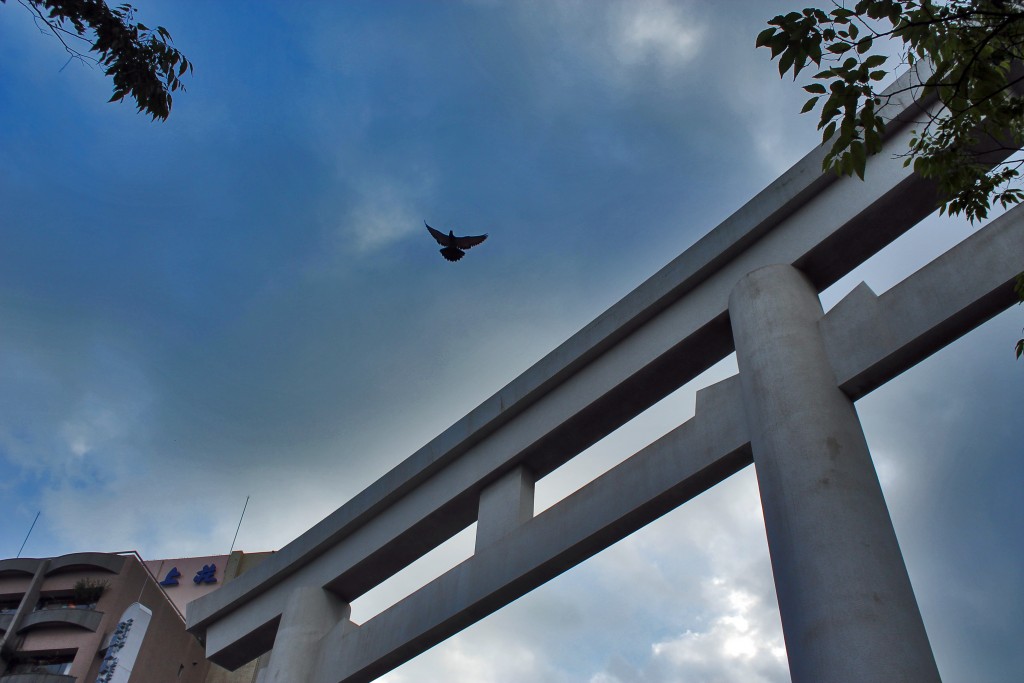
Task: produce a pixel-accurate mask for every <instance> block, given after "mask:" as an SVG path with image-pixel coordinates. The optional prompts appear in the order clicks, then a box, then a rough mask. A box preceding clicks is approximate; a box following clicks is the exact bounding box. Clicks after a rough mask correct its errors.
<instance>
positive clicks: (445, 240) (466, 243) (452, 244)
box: [423, 221, 487, 262]
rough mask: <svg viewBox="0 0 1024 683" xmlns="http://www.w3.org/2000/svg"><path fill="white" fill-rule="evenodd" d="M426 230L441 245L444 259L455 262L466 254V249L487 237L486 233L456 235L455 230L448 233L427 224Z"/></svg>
mask: <svg viewBox="0 0 1024 683" xmlns="http://www.w3.org/2000/svg"><path fill="white" fill-rule="evenodd" d="M423 225H427V222H426V221H423ZM427 230H429V231H430V234H431V235H433V237H434V239H435V240H437V243H438V244H440V245H441V247H442V248H441V249H440V250H439V251H440V252H441V256H444V257H445V259H447V260H449V261H452V262H455V261H458V260H459V259H460V258H462V257H463V256H465V255H466V251H465V250H466V249H470V248H472V247H475V246H476V245H478V244H480V243H481V242H483V241H484V240H485V239H487V235H466V236H465V237H456V236H455V232H454V231H452V230H449V231H448V234H447V235H446V234H444V233H443V232H441V231H440V230H434V229H433V228H432V227H430V226H429V225H427Z"/></svg>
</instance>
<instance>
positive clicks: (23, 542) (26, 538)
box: [15, 510, 241, 557]
mask: <svg viewBox="0 0 1024 683" xmlns="http://www.w3.org/2000/svg"><path fill="white" fill-rule="evenodd" d="M42 512H43V511H42V510H40V511H39V512H37V513H36V518H35V519H33V520H32V526H30V527H29V528H28V533H27V534H25V540H24V541H22V542H21V547H20V548H18V554H17V555H15V557H21V551H22V550H24V549H25V544H26V543H28V537H29V536H31V535H32V530H33V529H35V528H36V522H38V521H39V515H41V514H42ZM239 523H241V522H239ZM236 533H237V532H236Z"/></svg>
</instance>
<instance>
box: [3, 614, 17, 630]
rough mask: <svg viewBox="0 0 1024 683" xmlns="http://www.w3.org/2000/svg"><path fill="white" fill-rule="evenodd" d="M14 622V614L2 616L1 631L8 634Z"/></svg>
mask: <svg viewBox="0 0 1024 683" xmlns="http://www.w3.org/2000/svg"><path fill="white" fill-rule="evenodd" d="M12 621H14V615H13V614H0V631H3V632H4V633H7V630H8V629H9V628H11V622H12Z"/></svg>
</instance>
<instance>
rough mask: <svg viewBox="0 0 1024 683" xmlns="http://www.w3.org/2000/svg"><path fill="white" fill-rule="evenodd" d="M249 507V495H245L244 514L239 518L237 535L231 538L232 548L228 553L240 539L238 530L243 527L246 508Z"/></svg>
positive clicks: (230, 551)
mask: <svg viewBox="0 0 1024 683" xmlns="http://www.w3.org/2000/svg"><path fill="white" fill-rule="evenodd" d="M247 507H249V496H246V497H245V505H243V506H242V516H241V517H239V518H238V527H237V528H236V529H235V537H234V538H232V539H231V550H229V551H228V555H230V554H231V553H232V551H233V550H234V549H235V541H237V540H238V530H239V529H241V528H242V519H243V518H244V517H245V508H247Z"/></svg>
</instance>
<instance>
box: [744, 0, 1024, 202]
mask: <svg viewBox="0 0 1024 683" xmlns="http://www.w3.org/2000/svg"><path fill="white" fill-rule="evenodd" d="M768 24H769V28H766V29H765V30H764V31H762V32H761V33H760V34H759V35H758V37H757V46H758V47H767V48H769V49H770V50H771V53H772V58H773V59H775V58H778V60H779V74H780V75H781V76H785V75H786V73H787V72H790V71H791V72H792V74H793V78H794V79H795V78H796V77H797V75H798V74H799V73H800V72H801V71H802V70H803V69H804V68H805V67H807V66H808V65H809V64H811V63H813V64H814V65H816V66H817V67H819V68H822V69H823V70H821V71H819V72H818V73H816V74H815V75H814V77H813V81H814V82H812V83H811V84H809V85H807V86H805V87H804V90H806V91H807V92H808V93H810V94H811V95H812V97H811V98H810V99H809V100H807V102H806V103H805V104H804V107H803V112H809V111H811V110H812V109H814V108H815V107H818V106H820V107H821V112H820V120H819V124H818V128H819V130H822V129H823V132H822V142H827V141H829V140H832V141H833V142H832V146H831V148H830V149H829V151H828V153H827V155H826V156H825V160H824V168H826V169H832V170H834V171H836V172H838V173H840V174H844V175H850V174H854V173H855V174H857V175H858V176H859V177H861V178H863V177H864V169H865V165H866V162H867V157H868V156H869V155H871V154H874V153H876V152H878V151H879V150H880V149H881V148H882V132H883V129H884V127H885V121H884V119H883V117H882V116H881V115H880V113H879V112H880V110H881V109H882V107H883V105H884V104H885V101H886V99H887V98H891V97H893V96H897V95H899V94H902V93H903V92H905V91H906V90H909V89H914V90H916V91H918V92H917V93H916V94H917V96H919V97H922V98H927V97H929V96H932V95H934V96H937V98H938V100H939V102H940V103H941V108H940V110H938V111H937V112H935V113H932V114H929V115H927V116H926V120H925V121H922V122H921V123H920V125H921V126H923V127H922V128H920V129H919V130H915V131H914V137H913V139H912V140H911V142H910V149H909V150H908V152H907V154H906V158H905V161H904V163H905V164H906V165H909V164H911V163H912V164H913V165H914V170H915V171H916V172H917V173H918V174H920V175H922V176H924V177H928V178H932V179H934V180H935V181H936V182H937V184H938V186H939V190H940V193H941V200H940V201H941V203H940V211H944V212H948V213H950V214H959V213H962V214H964V215H966V216H967V217H968V218H969V219H970V220H972V221H974V220H979V219H982V218H985V217H986V216H987V215H988V210H989V208H990V206H991V205H992V204H993V203H999V204H1001V205H1003V206H1008V205H1011V204H1016V203H1018V202H1020V201H1021V200H1022V199H1024V193H1022V192H1021V190H1020V189H1019V188H1017V187H1015V186H1014V181H1015V180H1016V179H1017V178H1018V177H1019V170H1020V165H1021V163H1022V162H1021V161H1020V160H1011V161H1006V162H1000V163H997V164H995V165H994V166H993V165H992V164H991V163H990V162H986V160H985V159H984V156H983V154H984V152H983V151H980V150H987V151H992V150H995V149H997V148H1001V149H1003V150H1006V149H1007V148H1010V149H1017V148H1019V146H1020V144H1019V142H1020V141H1021V140H1024V98H1022V97H1021V95H1020V94H1018V92H1017V91H1015V86H1018V84H1020V83H1021V81H1022V80H1024V65H1022V62H1021V60H1022V57H1024V1H1022V0H950V1H948V2H945V3H943V2H936V1H933V0H859V1H858V2H856V4H855V5H854V6H853V8H852V9H850V8H847V7H845V6H844V5H843V4H841V3H840V4H838V5H837V6H835V7H834V8H833V9H832V10H831V11H828V12H826V11H825V10H822V9H818V8H808V9H805V10H803V12H790V13H789V14H786V15H779V16H777V17H775V18H774V19H772V20H771V21H770V22H768ZM884 38H889V39H895V40H896V41H899V42H902V50H901V52H900V55H899V60H900V64H899V66H910V67H914V66H918V67H919V68H918V69H917V70H916V72H915V73H916V74H917V75H918V80H917V81H916V82H914V83H912V84H911V85H910V86H908V87H907V88H905V89H902V90H895V91H892V92H889V93H888V94H887V95H884V96H883V95H882V94H881V93H880V92H877V91H876V88H877V86H878V84H879V82H880V81H882V80H883V79H884V78H885V77H886V75H887V74H888V73H889V71H888V70H887V68H883V67H887V66H888V65H887V62H889V60H890V57H889V56H887V55H884V54H878V53H877V50H876V51H873V49H874V48H877V47H878V44H879V42H878V41H879V39H884Z"/></svg>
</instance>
